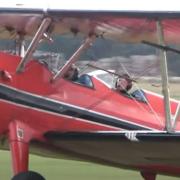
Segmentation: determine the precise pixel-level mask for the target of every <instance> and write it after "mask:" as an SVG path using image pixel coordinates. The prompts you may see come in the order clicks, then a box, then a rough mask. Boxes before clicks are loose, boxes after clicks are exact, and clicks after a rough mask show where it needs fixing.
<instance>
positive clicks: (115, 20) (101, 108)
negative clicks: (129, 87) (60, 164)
mask: <svg viewBox="0 0 180 180" xmlns="http://www.w3.org/2000/svg"><path fill="white" fill-rule="evenodd" d="M75 2H76V1H75ZM131 3H132V2H131ZM131 3H130V4H131ZM163 3H165V2H163ZM77 4H78V3H77V2H76V4H74V6H72V2H71V5H70V4H69V5H67V4H66V2H63V3H62V4H60V3H59V4H57V3H54V5H53V4H45V5H43V6H41V5H38V4H37V5H35V6H32V5H31V4H29V5H28V4H26V3H19V4H14V5H12V3H10V4H8V3H5V4H1V7H0V29H1V30H0V32H1V33H0V38H2V39H6V38H7V39H15V40H16V42H17V44H16V45H17V47H18V50H17V49H16V54H15V55H14V54H11V53H8V52H0V109H1V111H0V117H1V118H0V124H1V126H0V134H1V137H2V138H1V148H2V149H4V148H5V147H6V146H7V143H6V142H8V144H9V149H10V151H11V154H12V167H13V170H14V177H13V180H18V179H19V180H20V179H21V180H22V179H23V180H26V179H29V180H32V179H33V180H34V179H37V180H41V179H44V178H43V177H42V176H41V175H39V174H38V173H35V172H32V171H28V155H29V146H32V147H34V146H35V147H36V150H37V151H38V153H40V152H43V154H47V156H49V157H51V155H54V154H56V155H57V157H59V155H66V156H68V158H73V159H74V158H77V159H81V160H85V161H91V162H96V163H100V164H106V165H109V166H115V167H121V168H129V169H134V170H138V171H140V172H141V175H142V176H143V177H144V179H145V180H155V178H156V175H157V174H168V175H172V176H180V154H179V150H180V143H179V140H180V134H179V130H180V117H179V111H180V110H179V109H180V105H179V102H178V101H176V100H171V99H170V98H169V91H168V76H167V62H166V51H173V52H176V53H179V51H178V50H176V49H173V48H170V47H169V46H167V45H166V43H179V42H180V36H179V32H180V12H179V11H177V10H176V9H175V10H173V7H172V6H173V3H172V4H171V6H168V8H170V10H169V11H168V10H167V9H164V10H163V9H162V8H161V9H160V10H159V9H155V10H153V9H152V10H151V9H145V10H144V9H141V8H137V9H136V7H137V6H135V7H133V8H129V9H127V8H126V7H128V6H126V5H125V4H122V6H120V7H118V6H117V4H116V5H112V4H113V3H112V2H103V5H102V4H101V3H99V2H93V1H92V2H91V3H90V4H87V2H83V3H82V2H81V3H80V5H79V6H78V5H77ZM114 4H115V2H114ZM165 4H166V3H165ZM71 6H72V7H71ZM112 6H114V7H113V9H111V7H112ZM42 7H43V8H42ZM94 7H96V8H94ZM165 7H166V6H165ZM171 7H172V9H171ZM174 8H175V7H174ZM68 33H69V34H74V35H77V34H81V35H82V36H83V37H84V38H85V40H84V42H83V43H82V45H81V46H80V47H79V49H77V51H76V52H75V53H74V54H73V55H72V56H71V58H70V59H69V60H68V61H67V62H66V63H65V64H64V65H63V66H62V67H61V68H60V69H59V70H58V71H56V72H52V71H50V70H49V69H48V67H47V64H46V65H45V64H43V63H41V62H39V61H38V60H32V59H33V58H32V55H33V52H34V51H35V50H36V48H37V46H38V44H39V43H40V42H41V40H42V39H47V40H50V41H51V40H52V38H51V35H53V34H59V35H63V34H68ZM98 38H104V39H111V40H116V41H120V42H126V43H127V42H128V43H140V42H144V43H146V44H148V45H150V46H153V47H156V48H158V49H160V52H161V66H162V87H163V94H164V97H163V96H160V95H158V94H155V93H152V92H149V91H146V90H137V91H134V92H131V93H129V94H124V93H119V92H117V91H116V89H115V84H114V83H113V82H114V81H113V80H114V77H117V76H118V77H119V76H120V75H117V74H115V73H112V72H108V71H106V70H103V69H102V68H99V70H94V71H92V72H88V73H84V74H82V75H81V76H80V77H78V80H77V81H71V80H67V79H66V78H64V76H65V74H66V73H67V72H68V71H69V69H70V68H71V66H72V64H74V63H75V62H76V61H77V60H78V59H79V56H80V55H81V54H82V53H83V52H84V51H85V50H86V49H88V47H90V46H91V45H92V44H93V43H94V42H95V40H96V39H98ZM29 39H31V42H30V44H29V46H28V48H27V49H25V46H24V42H25V41H26V40H29ZM91 66H92V65H91ZM130 80H132V81H133V79H130ZM6 139H7V141H5V140H6ZM169 152H171V153H169ZM58 154H59V155H58ZM53 157H54V156H53Z"/></svg>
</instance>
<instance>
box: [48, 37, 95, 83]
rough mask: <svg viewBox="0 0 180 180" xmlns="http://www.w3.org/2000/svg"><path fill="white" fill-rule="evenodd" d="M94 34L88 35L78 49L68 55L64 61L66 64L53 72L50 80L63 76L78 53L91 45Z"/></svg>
mask: <svg viewBox="0 0 180 180" xmlns="http://www.w3.org/2000/svg"><path fill="white" fill-rule="evenodd" d="M95 39H96V36H95V35H92V36H90V37H88V38H87V39H86V40H85V41H84V43H83V44H82V45H81V46H80V47H79V49H78V50H77V51H76V52H75V53H74V54H73V55H72V56H71V57H70V59H69V60H68V61H67V62H66V64H65V65H64V66H63V67H62V68H61V69H60V70H59V71H58V72H57V73H56V74H55V76H54V77H53V78H52V80H51V82H53V81H55V80H56V79H57V78H58V77H59V78H60V77H63V76H64V74H65V73H66V72H67V71H68V69H69V68H70V67H71V65H72V64H73V63H75V62H76V61H77V60H78V59H79V57H80V55H81V54H82V53H83V52H84V51H85V50H86V49H87V48H89V47H90V46H91V44H92V43H93V42H94V41H95Z"/></svg>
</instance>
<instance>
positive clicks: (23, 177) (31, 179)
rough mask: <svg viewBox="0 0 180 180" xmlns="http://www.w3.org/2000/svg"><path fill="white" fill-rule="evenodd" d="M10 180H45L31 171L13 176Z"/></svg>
mask: <svg viewBox="0 0 180 180" xmlns="http://www.w3.org/2000/svg"><path fill="white" fill-rule="evenodd" d="M11 180H45V179H44V177H42V176H41V175H40V174H39V173H36V172H33V171H27V172H21V173H19V174H17V175H15V176H14V177H13V178H12V179H11Z"/></svg>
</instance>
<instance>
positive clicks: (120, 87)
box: [115, 74, 132, 94]
mask: <svg viewBox="0 0 180 180" xmlns="http://www.w3.org/2000/svg"><path fill="white" fill-rule="evenodd" d="M115 88H116V90H117V91H118V92H120V93H124V94H128V91H129V90H130V89H131V88H132V80H131V79H130V77H129V75H128V74H123V75H122V76H121V77H119V78H118V79H117V81H116V84H115Z"/></svg>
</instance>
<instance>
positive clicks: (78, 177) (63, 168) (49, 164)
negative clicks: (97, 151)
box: [0, 151, 179, 180]
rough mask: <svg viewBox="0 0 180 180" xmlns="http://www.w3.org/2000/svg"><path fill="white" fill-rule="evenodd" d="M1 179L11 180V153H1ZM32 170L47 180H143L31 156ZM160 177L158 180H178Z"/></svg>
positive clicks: (116, 171)
mask: <svg viewBox="0 0 180 180" xmlns="http://www.w3.org/2000/svg"><path fill="white" fill-rule="evenodd" d="M0 164H1V165H0V179H2V180H10V177H11V174H12V171H11V163H10V156H9V151H0ZM30 169H31V170H34V171H37V172H39V173H41V174H43V175H44V176H45V177H46V179H47V180H100V179H103V180H143V179H142V178H141V176H140V175H139V173H138V172H136V171H129V170H121V169H119V168H112V167H107V166H101V165H97V164H93V163H85V162H77V161H70V160H67V161H66V160H58V159H51V158H43V157H39V156H35V155H31V156H30ZM178 179H179V178H177V177H169V176H158V177H157V180H178Z"/></svg>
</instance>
